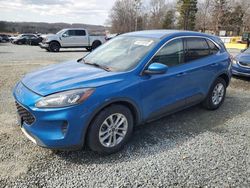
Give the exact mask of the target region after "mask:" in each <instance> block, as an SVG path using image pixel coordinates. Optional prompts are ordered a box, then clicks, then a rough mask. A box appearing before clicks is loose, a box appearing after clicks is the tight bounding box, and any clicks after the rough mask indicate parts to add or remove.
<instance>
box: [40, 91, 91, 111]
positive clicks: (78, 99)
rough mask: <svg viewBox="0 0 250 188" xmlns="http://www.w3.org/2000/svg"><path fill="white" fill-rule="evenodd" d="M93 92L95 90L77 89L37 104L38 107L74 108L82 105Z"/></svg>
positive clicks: (53, 95) (46, 98)
mask: <svg viewBox="0 0 250 188" xmlns="http://www.w3.org/2000/svg"><path fill="white" fill-rule="evenodd" d="M93 92H94V89H93V88H85V89H75V90H69V91H64V92H60V93H55V94H52V95H49V96H47V97H44V98H42V99H41V100H39V101H38V102H37V103H36V107H37V108H60V107H66V106H72V105H75V104H79V103H82V102H83V101H85V100H86V99H87V98H88V97H89V96H90V95H91V94H92V93H93Z"/></svg>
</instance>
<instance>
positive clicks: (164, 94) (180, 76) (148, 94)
mask: <svg viewBox="0 0 250 188" xmlns="http://www.w3.org/2000/svg"><path fill="white" fill-rule="evenodd" d="M156 62H157V63H162V64H165V65H167V66H168V67H169V68H168V71H167V72H166V73H164V74H155V75H148V74H144V75H143V76H142V77H141V79H142V80H143V81H142V84H141V93H142V102H143V116H144V118H145V119H153V118H156V117H158V116H160V115H163V114H166V113H170V112H173V111H175V110H178V109H180V108H182V107H183V106H185V102H186V101H185V99H186V97H187V93H189V92H190V90H192V89H191V88H190V87H189V85H190V84H191V83H190V79H189V77H190V75H189V74H188V73H187V72H186V70H185V64H184V45H183V40H182V39H175V40H173V41H171V42H169V43H167V44H166V45H165V46H164V47H163V48H162V49H161V50H160V51H159V52H158V53H157V54H156V55H155V56H154V57H153V59H152V60H151V62H150V63H149V64H151V63H156Z"/></svg>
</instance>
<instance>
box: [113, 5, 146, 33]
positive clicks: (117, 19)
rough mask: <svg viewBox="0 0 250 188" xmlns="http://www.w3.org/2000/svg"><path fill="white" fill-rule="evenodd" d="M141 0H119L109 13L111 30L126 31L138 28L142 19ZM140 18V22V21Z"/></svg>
mask: <svg viewBox="0 0 250 188" xmlns="http://www.w3.org/2000/svg"><path fill="white" fill-rule="evenodd" d="M141 6H142V4H141V0H117V1H116V2H115V4H114V6H113V8H112V9H111V13H110V15H109V19H110V21H109V22H110V23H111V30H112V32H115V33H124V32H131V31H134V30H137V28H138V27H140V26H138V24H141V23H142V22H141V21H140V17H141V13H140V11H139V10H140V8H141ZM138 20H139V22H138Z"/></svg>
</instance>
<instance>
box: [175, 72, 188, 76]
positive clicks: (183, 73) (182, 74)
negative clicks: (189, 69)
mask: <svg viewBox="0 0 250 188" xmlns="http://www.w3.org/2000/svg"><path fill="white" fill-rule="evenodd" d="M186 74H187V73H186V72H181V73H178V74H177V75H176V76H178V77H180V76H185V75H186Z"/></svg>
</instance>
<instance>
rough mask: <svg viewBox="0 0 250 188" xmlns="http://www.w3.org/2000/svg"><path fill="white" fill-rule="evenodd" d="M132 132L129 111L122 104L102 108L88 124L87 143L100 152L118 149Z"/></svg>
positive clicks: (110, 151) (109, 152)
mask: <svg viewBox="0 0 250 188" xmlns="http://www.w3.org/2000/svg"><path fill="white" fill-rule="evenodd" d="M132 132H133V116H132V114H131V111H130V110H129V109H128V108H127V107H125V106H122V105H111V106H110V107H107V108H105V109H104V110H102V111H101V112H100V113H99V114H98V115H97V116H96V117H95V119H94V120H93V122H92V123H91V125H90V128H89V131H88V135H87V143H88V146H89V148H90V149H91V150H93V151H96V152H98V153H102V154H111V153H114V152H117V151H119V150H120V149H121V148H122V147H123V146H124V145H125V144H126V142H127V141H128V139H129V138H130V136H131V134H132Z"/></svg>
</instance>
